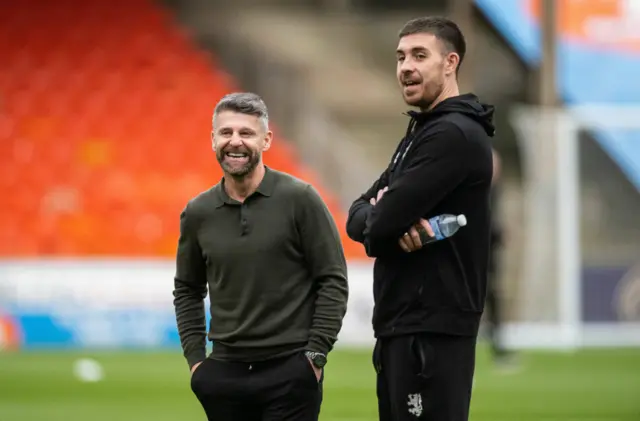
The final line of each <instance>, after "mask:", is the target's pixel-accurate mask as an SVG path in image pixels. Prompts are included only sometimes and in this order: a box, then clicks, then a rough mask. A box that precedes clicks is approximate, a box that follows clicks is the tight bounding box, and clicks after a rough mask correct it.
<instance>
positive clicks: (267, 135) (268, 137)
mask: <svg viewBox="0 0 640 421" xmlns="http://www.w3.org/2000/svg"><path fill="white" fill-rule="evenodd" d="M272 141H273V132H272V131H271V130H268V131H267V133H265V135H264V148H263V149H262V150H263V151H268V150H269V148H270V147H271V142H272Z"/></svg>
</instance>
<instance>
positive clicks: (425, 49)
mask: <svg viewBox="0 0 640 421" xmlns="http://www.w3.org/2000/svg"><path fill="white" fill-rule="evenodd" d="M410 51H411V52H412V53H417V52H428V51H429V49H428V48H427V47H413V48H411V50H410ZM404 53H405V52H404V50H401V49H400V48H398V49H397V50H396V54H404Z"/></svg>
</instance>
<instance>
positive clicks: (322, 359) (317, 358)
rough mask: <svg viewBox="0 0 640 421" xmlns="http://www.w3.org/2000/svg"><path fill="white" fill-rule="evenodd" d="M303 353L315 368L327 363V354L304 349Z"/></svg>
mask: <svg viewBox="0 0 640 421" xmlns="http://www.w3.org/2000/svg"><path fill="white" fill-rule="evenodd" d="M304 355H305V356H306V357H307V358H309V360H310V361H311V363H312V364H313V365H314V366H316V367H317V368H322V367H324V366H325V364H326V363H327V356H326V355H324V354H323V353H321V352H313V351H306V352H305V353H304Z"/></svg>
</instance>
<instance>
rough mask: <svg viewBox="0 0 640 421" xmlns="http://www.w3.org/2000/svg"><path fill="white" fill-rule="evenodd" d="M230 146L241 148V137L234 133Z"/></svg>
mask: <svg viewBox="0 0 640 421" xmlns="http://www.w3.org/2000/svg"><path fill="white" fill-rule="evenodd" d="M229 145H231V146H240V145H242V139H240V135H239V134H238V133H234V134H233V135H232V136H231V139H229Z"/></svg>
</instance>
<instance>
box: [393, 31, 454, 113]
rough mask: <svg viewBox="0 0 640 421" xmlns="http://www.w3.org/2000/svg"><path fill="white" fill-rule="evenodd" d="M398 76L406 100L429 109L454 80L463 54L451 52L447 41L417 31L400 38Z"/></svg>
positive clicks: (397, 55) (397, 56) (397, 51)
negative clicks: (447, 46)
mask: <svg viewBox="0 0 640 421" xmlns="http://www.w3.org/2000/svg"><path fill="white" fill-rule="evenodd" d="M396 59H397V68H396V75H397V77H398V83H399V84H400V88H401V89H402V97H403V99H404V101H405V102H406V103H407V104H408V105H410V106H415V107H420V108H422V109H428V108H429V107H430V106H431V105H432V104H433V103H434V102H435V101H436V100H437V99H438V98H439V97H440V96H441V95H442V92H443V91H444V89H445V87H446V85H447V84H448V83H450V82H451V81H453V82H454V83H455V77H456V69H457V67H458V63H459V62H460V57H459V56H458V54H457V53H455V52H448V51H447V49H446V47H445V45H444V43H443V42H442V41H440V40H439V39H438V38H437V37H436V36H435V35H433V34H430V33H415V34H410V35H406V36H403V37H402V38H400V41H399V43H398V48H397V50H396Z"/></svg>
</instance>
